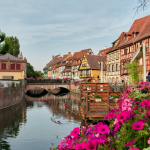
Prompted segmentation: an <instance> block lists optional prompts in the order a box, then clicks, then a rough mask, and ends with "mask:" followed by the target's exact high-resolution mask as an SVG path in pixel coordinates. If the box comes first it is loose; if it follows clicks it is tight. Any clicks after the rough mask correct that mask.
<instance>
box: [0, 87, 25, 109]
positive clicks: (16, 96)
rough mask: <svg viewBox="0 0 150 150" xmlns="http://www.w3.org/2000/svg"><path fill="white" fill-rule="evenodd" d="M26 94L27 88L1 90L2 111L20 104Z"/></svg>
mask: <svg viewBox="0 0 150 150" xmlns="http://www.w3.org/2000/svg"><path fill="white" fill-rule="evenodd" d="M24 94H25V86H24V85H22V86H17V87H7V88H0V109H4V108H7V107H10V106H13V105H15V104H17V103H19V102H20V101H21V100H22V98H23V97H24Z"/></svg>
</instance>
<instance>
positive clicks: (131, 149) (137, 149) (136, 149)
mask: <svg viewBox="0 0 150 150" xmlns="http://www.w3.org/2000/svg"><path fill="white" fill-rule="evenodd" d="M128 150H140V149H139V148H130V149H128Z"/></svg>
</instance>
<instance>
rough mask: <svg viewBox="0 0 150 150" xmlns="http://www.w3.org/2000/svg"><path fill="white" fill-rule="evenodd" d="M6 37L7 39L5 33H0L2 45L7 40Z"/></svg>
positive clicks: (0, 47)
mask: <svg viewBox="0 0 150 150" xmlns="http://www.w3.org/2000/svg"><path fill="white" fill-rule="evenodd" d="M5 37H6V35H5V33H4V32H2V33H1V31H0V43H2V42H3V41H4V40H5ZM1 49H2V46H1V44H0V52H1Z"/></svg>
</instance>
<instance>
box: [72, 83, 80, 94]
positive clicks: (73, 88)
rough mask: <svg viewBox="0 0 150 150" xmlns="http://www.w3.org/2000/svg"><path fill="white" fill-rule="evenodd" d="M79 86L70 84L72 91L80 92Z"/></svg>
mask: <svg viewBox="0 0 150 150" xmlns="http://www.w3.org/2000/svg"><path fill="white" fill-rule="evenodd" d="M78 88H79V86H75V85H74V84H70V91H71V92H75V93H80V89H78Z"/></svg>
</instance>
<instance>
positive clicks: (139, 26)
mask: <svg viewBox="0 0 150 150" xmlns="http://www.w3.org/2000/svg"><path fill="white" fill-rule="evenodd" d="M142 43H145V46H146V54H145V56H144V57H145V58H146V60H145V61H146V71H147V72H148V71H150V15H148V16H146V17H143V18H140V19H137V20H135V21H134V23H133V24H132V26H131V28H130V30H129V31H128V32H127V33H126V34H125V35H124V38H123V41H122V43H121V44H120V45H119V49H120V69H121V71H120V73H121V78H123V79H126V80H129V76H128V71H127V68H126V64H127V63H128V62H130V61H131V59H132V58H133V56H134V55H135V53H136V51H137V50H138V49H139V48H140V47H141V45H142ZM138 62H139V65H143V57H140V58H139V59H138Z"/></svg>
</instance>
